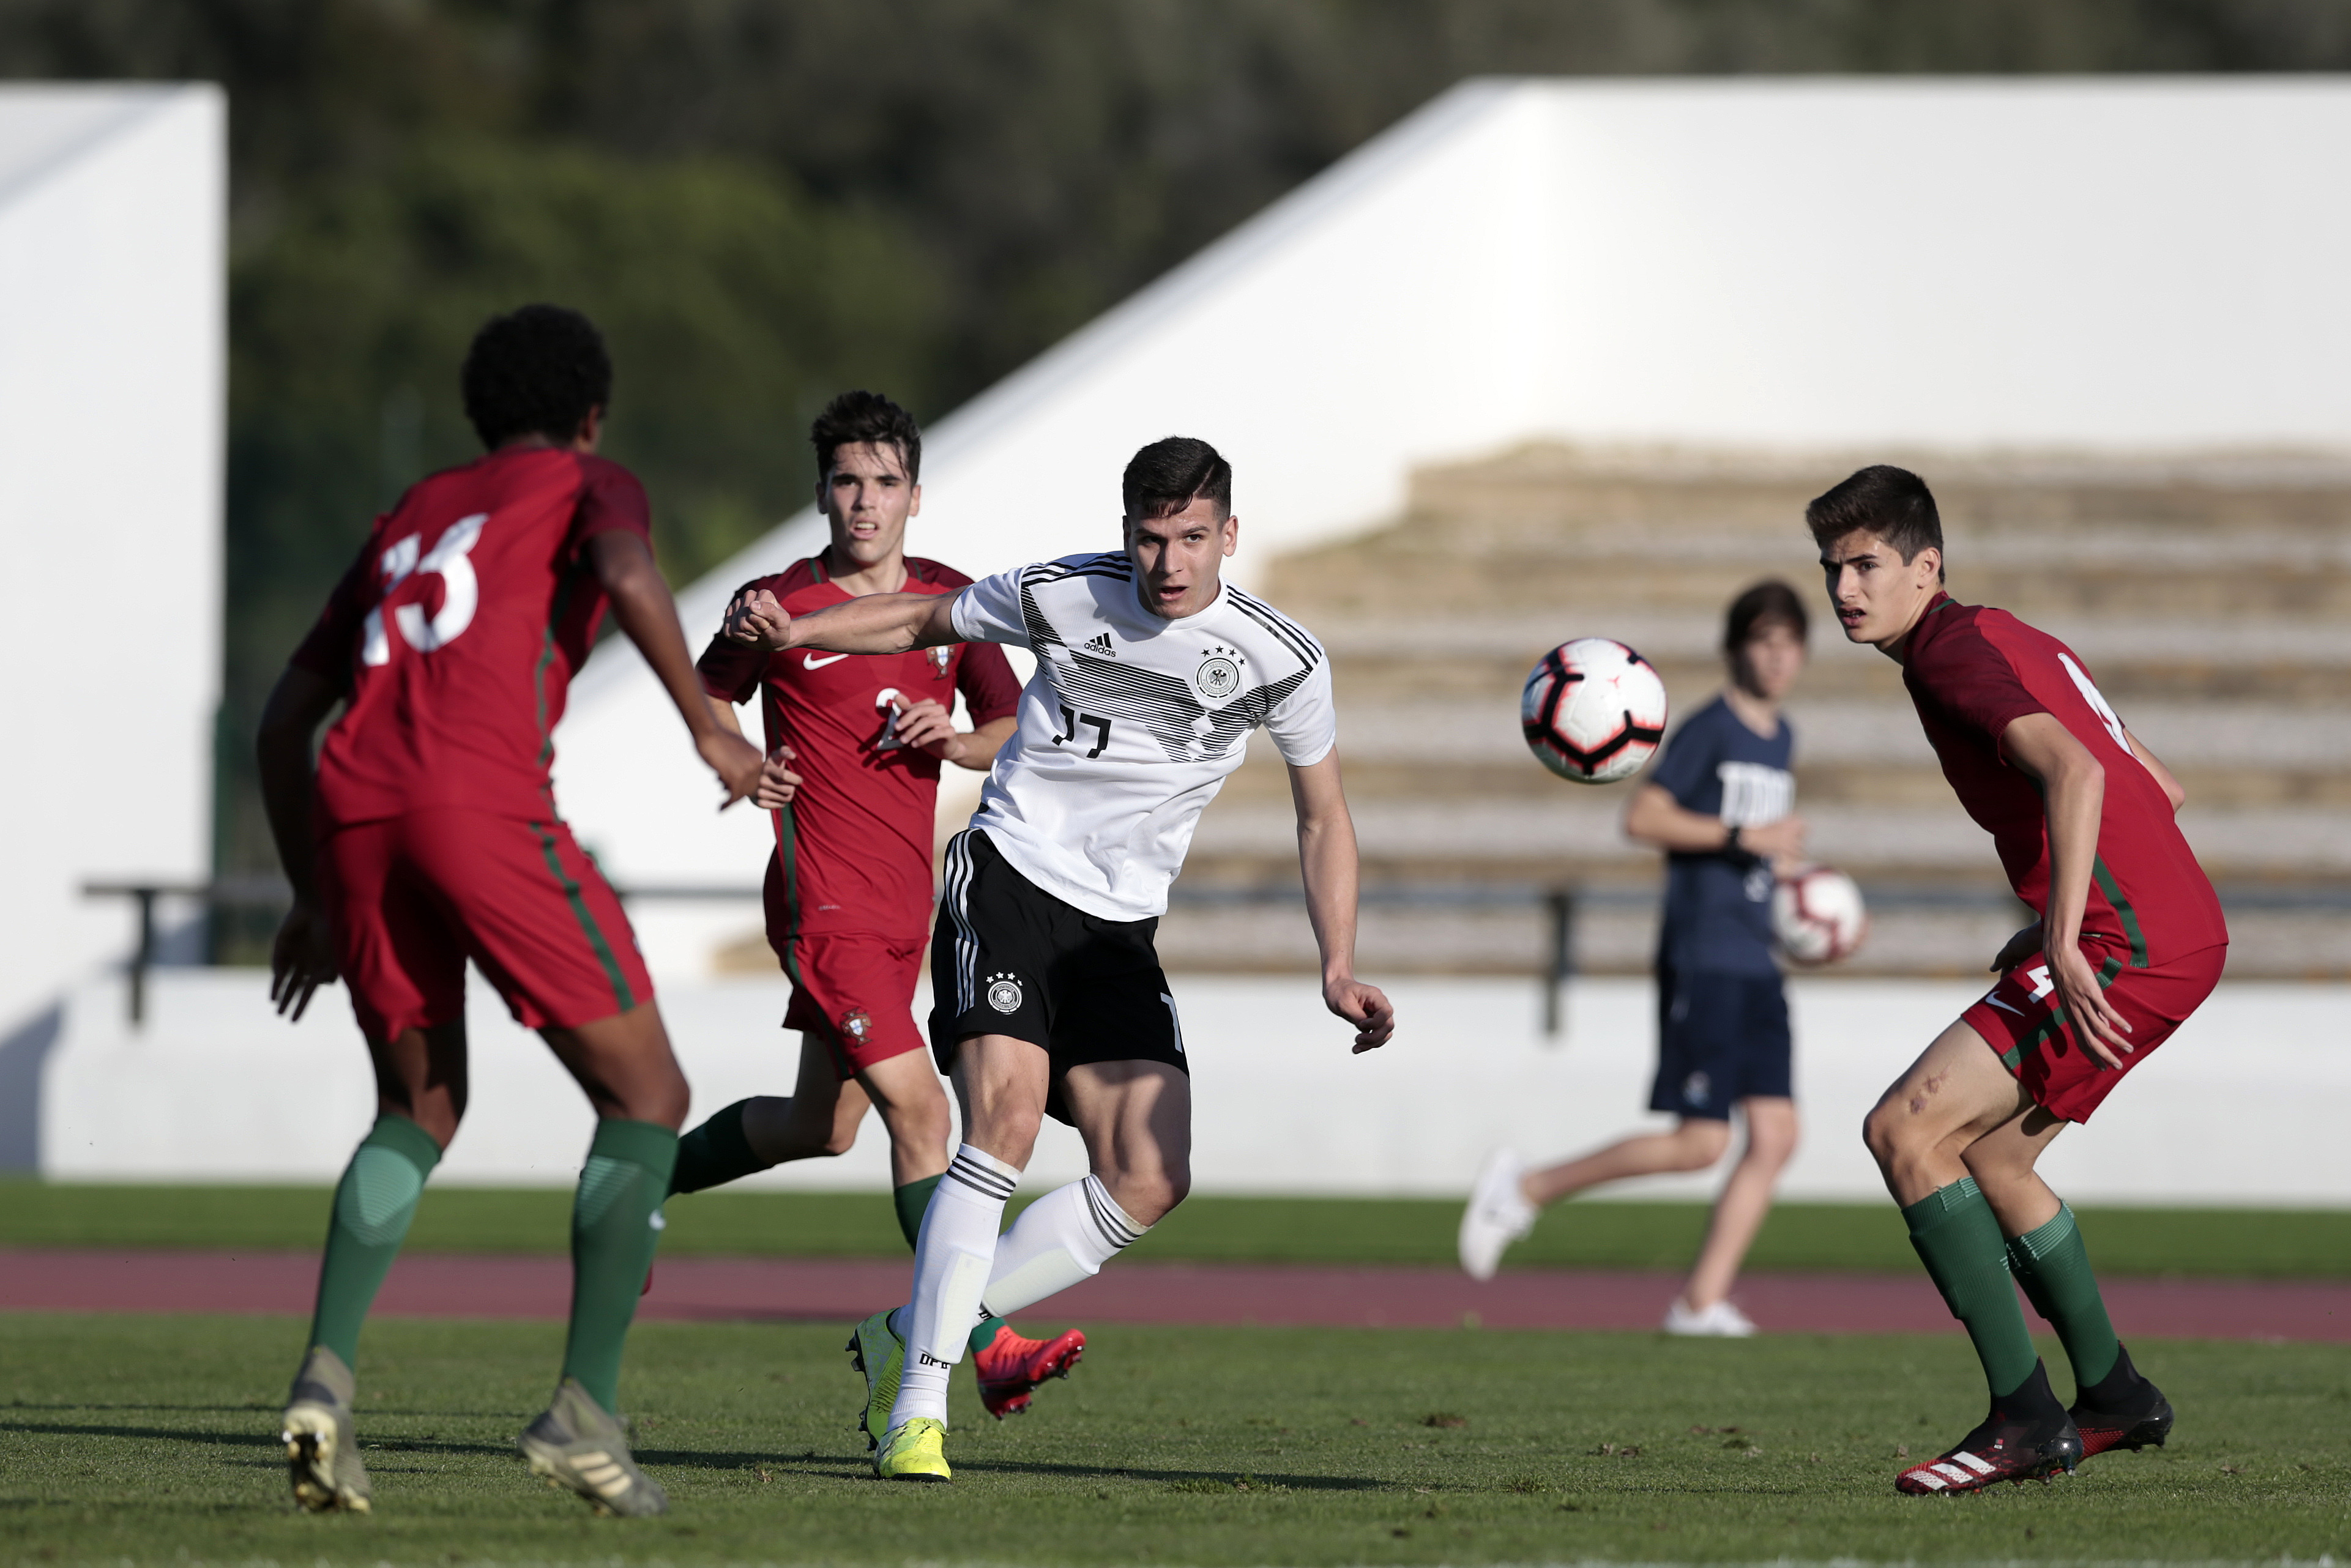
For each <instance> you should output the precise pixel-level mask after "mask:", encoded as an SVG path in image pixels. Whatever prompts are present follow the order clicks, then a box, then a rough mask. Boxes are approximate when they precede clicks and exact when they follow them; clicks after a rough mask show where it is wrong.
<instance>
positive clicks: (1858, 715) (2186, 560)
mask: <svg viewBox="0 0 2351 1568" xmlns="http://www.w3.org/2000/svg"><path fill="white" fill-rule="evenodd" d="M1859 460H1860V459H1855V461H1845V460H1843V459H1839V458H1834V457H1830V458H1818V459H1812V460H1797V459H1793V458H1787V457H1782V456H1772V455H1744V454H1735V453H1734V454H1706V453H1691V452H1687V451H1646V452H1645V451H1591V450H1581V449H1575V448H1570V447H1564V446H1557V445H1537V446H1529V447H1525V448H1521V449H1519V450H1516V451H1512V452H1509V453H1505V454H1502V455H1498V456H1495V457H1492V458H1489V459H1485V460H1482V461H1479V462H1473V463H1465V464H1458V465H1446V466H1442V467H1433V468H1430V469H1426V470H1424V471H1423V472H1421V473H1420V474H1419V475H1417V476H1416V479H1415V482H1414V484H1413V486H1412V489H1411V494H1410V497H1409V500H1408V502H1407V505H1406V507H1405V512H1404V515H1403V516H1402V517H1399V518H1398V519H1397V520H1396V521H1395V523H1393V524H1392V525H1390V526H1388V527H1385V528H1381V529H1378V530H1376V531H1374V532H1372V533H1368V534H1365V535H1363V536H1361V537H1359V538H1353V539H1348V540H1343V541H1341V542H1339V543H1336V544H1332V545H1330V546H1326V547H1323V548H1322V549H1315V550H1311V551H1307V552H1301V553H1300V554H1296V555H1292V556H1289V557H1286V558H1283V559H1280V560H1279V561H1278V562H1276V563H1274V565H1273V566H1272V568H1271V570H1270V572H1269V573H1268V575H1267V578H1266V580H1265V581H1264V583H1263V588H1264V591H1265V593H1266V595H1267V596H1268V597H1269V598H1270V599H1271V600H1272V601H1273V602H1275V603H1276V604H1278V605H1280V606H1281V607H1282V608H1283V609H1284V610H1286V611H1288V612H1290V613H1291V614H1293V615H1295V616H1297V617H1298V618H1299V619H1300V620H1301V621H1302V622H1305V623H1306V624H1307V625H1308V626H1310V627H1311V628H1312V629H1313V630H1314V631H1315V632H1317V634H1318V635H1320V636H1321V637H1322V640H1323V642H1324V643H1325V644H1326V645H1327V646H1328V647H1329V648H1330V650H1331V652H1332V664H1333V670H1334V675H1335V682H1336V687H1337V692H1338V696H1339V702H1340V707H1341V752H1342V758H1343V765H1344V768H1345V771H1346V777H1347V780H1348V787H1349V794H1350V798H1351V800H1353V802H1354V804H1355V808H1356V816H1357V821H1358V828H1359V831H1360V834H1361V837H1362V841H1363V848H1364V861H1365V867H1366V877H1367V880H1369V881H1372V882H1374V883H1380V884H1382V885H1385V886H1391V887H1395V888H1399V889H1401V890H1403V893H1404V894H1412V895H1415V896H1416V897H1417V898H1418V901H1417V902H1405V903H1391V904H1378V905H1375V906H1374V907H1372V908H1371V909H1369V910H1367V912H1366V915H1365V919H1364V940H1363V947H1364V962H1365V964H1366V966H1367V967H1376V966H1380V965H1385V966H1387V967H1390V968H1391V969H1416V970H1436V971H1510V970H1518V969H1523V968H1530V967H1536V966H1539V965H1540V964H1541V962H1542V961H1543V960H1544V956H1545V953H1546V951H1547V943H1548V937H1547V936H1546V931H1545V925H1544V921H1543V918H1542V916H1541V912H1540V910H1539V909H1538V908H1537V907H1536V906H1535V905H1534V904H1532V903H1531V902H1529V903H1527V904H1523V905H1513V904H1510V903H1508V902H1495V900H1497V899H1498V898H1500V897H1501V896H1502V895H1503V894H1504V893H1505V892H1506V891H1507V890H1510V889H1539V888H1547V887H1555V886H1578V887H1582V888H1584V889H1586V890H1588V891H1589V893H1590V894H1591V896H1590V897H1588V898H1587V899H1586V900H1585V901H1584V903H1583V905H1582V906H1581V911H1580V914H1579V916H1578V919H1577V921H1576V929H1575V936H1576V943H1577V946H1578V949H1579V956H1580V960H1581V962H1582V964H1583V966H1584V967H1590V968H1594V969H1603V970H1613V969H1637V968H1639V967H1643V966H1645V965H1646V960H1647V954H1648V947H1649V944H1650V943H1651V942H1652V941H1653V939H1654V936H1653V931H1654V924H1653V923H1654V915H1653V912H1652V911H1651V910H1650V908H1649V907H1648V903H1649V902H1650V901H1651V900H1652V899H1653V895H1654V891H1655V885H1656V857H1655V855H1654V854H1651V853H1649V852H1644V851H1641V850H1639V849H1637V848H1635V847H1634V846H1632V845H1629V844H1627V843H1626V842H1625V841H1624V840H1623V838H1622V835H1621V833H1620V832H1619V831H1618V829H1617V819H1618V816H1619V815H1620V814H1621V811H1622V810H1623V805H1624V801H1625V798H1626V796H1627V794H1628V793H1629V786H1625V785H1619V786H1614V787H1609V788H1604V789H1584V788H1581V787H1578V786H1575V785H1571V784H1567V783H1564V782H1562V781H1560V780H1557V779H1553V778H1552V777H1551V776H1550V775H1549V774H1547V773H1545V772H1543V771H1542V770H1541V768H1539V767H1537V766H1536V765H1535V763H1534V762H1533V761H1532V760H1531V758H1529V757H1528V756H1527V754H1526V751H1525V748H1524V747H1523V745H1522V743H1521V742H1520V738H1519V735H1518V728H1517V696H1518V690H1519V686H1520V683H1521V682H1522V681H1523V680H1524V678H1525V674H1526V672H1527V670H1528V669H1529V668H1530V667H1531V664H1533V662H1534V660H1535V659H1536V658H1537V657H1538V656H1539V655H1540V654H1541V652H1542V651H1543V650H1544V649H1546V648H1548V647H1550V646H1552V645H1553V644H1554V643H1559V642H1561V641H1563V640H1565V639H1566V638H1568V637H1571V636H1580V635H1604V636H1613V637H1616V638H1618V639H1619V640H1621V641H1624V642H1625V643H1630V644H1631V645H1632V646H1634V647H1635V648H1636V649H1638V650H1639V651H1640V652H1641V653H1643V654H1644V656H1646V657H1647V658H1648V659H1649V660H1650V661H1651V662H1652V663H1653V664H1656V666H1657V668H1658V671H1659V673H1660V674H1661V675H1662V676H1663V677H1664V678H1665V681H1666V683H1667V690H1668V693H1669V694H1670V695H1671V697H1672V700H1673V703H1674V706H1675V710H1676V712H1677V713H1686V712H1687V711H1689V710H1690V708H1691V707H1692V706H1695V705H1696V704H1698V703H1699V702H1702V701H1704V700H1705V699H1706V697H1707V696H1708V695H1710V694H1711V693H1712V692H1713V691H1715V690H1716V689H1718V688H1719V685H1720V684H1721V678H1722V675H1721V664H1720V657H1719V653H1718V652H1717V648H1716V644H1717V642H1718V640H1719V635H1720V615H1721V612H1722V609H1723V606H1724V605H1725V604H1726V603H1727V602H1728V601H1729V598H1730V597H1731V596H1732V595H1733V594H1734V593H1736V592H1737V591H1739V590H1740V589H1741V588H1743V587H1745V586H1747V585H1748V584H1749V583H1750V582H1753V581H1755V580H1758V579H1760V578H1762V577H1766V576H1776V577H1780V578H1782V579H1784V580H1787V581H1789V582H1790V583H1792V585H1794V586H1795V587H1796V588H1797V589H1798V590H1799V591H1802V592H1803V593H1804V594H1805V595H1806V596H1807V599H1808V601H1810V602H1812V603H1813V604H1815V605H1823V607H1824V600H1823V597H1822V595H1821V591H1820V585H1819V580H1818V569H1817V566H1816V564H1815V561H1814V551H1813V546H1812V542H1811V540H1810V538H1809V537H1808V536H1807V535H1806V534H1805V532H1804V530H1803V527H1802V507H1803V504H1804V502H1805V500H1806V499H1808V498H1809V497H1811V496H1812V495H1813V494H1815V493H1817V491H1819V490H1820V489H1822V488H1823V487H1825V486H1826V485H1827V484H1828V483H1830V482H1832V481H1834V479H1835V478H1837V477H1839V476H1842V475H1843V474H1844V473H1846V472H1848V471H1849V470H1850V469H1851V468H1852V467H1853V466H1855V465H1856V463H1857V462H1858V461H1859ZM1892 460H1894V461H1903V460H1905V459H1904V458H1902V457H1901V456H1896V457H1895V458H1894V459H1892ZM1907 461H1908V462H1909V463H1910V464H1911V465H1914V466H1916V467H1917V468H1918V469H1919V471H1920V472H1922V473H1924V474H1926V475H1927V476H1928V478H1929V480H1930V482H1932V483H1934V485H1935V486H1936V489H1937V494H1938V500H1939V502H1940V504H1941V507H1942V509H1943V513H1944V518H1945V526H1946V533H1947V537H1948V541H1949V554H1950V556H1951V558H1952V565H1951V571H1950V587H1951V591H1952V592H1953V594H1954V595H1955V596H1956V597H1958V598H1959V599H1961V600H1962V601H1967V602H1984V603H1996V604H2001V605H2002V606H2004V607H2006V608H2009V609H2012V610H2014V611H2016V612H2018V613H2020V614H2022V615H2023V616H2025V617H2026V618H2028V619H2030V620H2032V621H2033V622H2035V623H2036V624H2039V625H2041V626H2043V627H2044V628H2045V629H2047V630H2049V631H2051V632H2054V633H2055V634H2057V635H2059V636H2061V637H2063V638H2064V639H2065V640H2066V641H2067V643H2069V644H2070V645H2072V646H2073V647H2074V649H2075V651H2076V652H2077V653H2080V654H2081V656H2082V657H2083V659H2084V661H2085V664H2087V665H2088V666H2089V667H2090V669H2091V671H2092V672H2093V674H2095V676H2096V678H2097V679H2098V681H2099V684H2100V687H2101V689H2102V690H2103V691H2104V692H2105V695H2107V696H2108V698H2109V699H2110V700H2111V701H2112V702H2113V703H2114V704H2115V706H2116V708H2117V709H2118V710H2119V711H2121V713H2122V714H2123V716H2124V717H2125V718H2126V721H2127V722H2129V723H2130V724H2131V726H2132V727H2133V730H2134V732H2135V733H2137V735H2139V736H2140V737H2141V738H2142V739H2143V740H2145V741H2146V742H2147V744H2148V745H2149V746H2150V747H2152V748H2153V749H2154V750H2155V751H2156V752H2157V753H2158V755H2159V756H2161V757H2163V758H2164V759H2165V760H2166V762H2167V763H2168V765H2169V766H2170V767H2171V768H2173V769H2174V771H2175V772H2177V773H2178V774H2179V777H2180V779H2181V781H2182V782H2183V784H2184V785H2185V786H2186V787H2187V789H2188V790H2189V808H2188V810H2187V812H2186V813H2185V814H2184V816H2183V822H2184V823H2185V825H2186V826H2187V828H2188V831H2189V837H2190V841H2191V842H2194V843H2195V844H2196V846H2197V848H2198V852H2199V855H2200V856H2202V857H2203V859H2204V860H2205V862H2206V863H2207V866H2208V868H2209V869H2210V871H2211V872H2212V873H2213V874H2214V876H2215V878H2216V880H2218V881H2220V883H2222V886H2223V891H2224V894H2226V895H2227V896H2228V897H2229V899H2230V902H2231V911H2232V915H2231V922H2232V929H2233V931H2234V932H2235V935H2236V938H2237V939H2236V941H2235V943H2234V944H2233V946H2232V951H2231V973H2232V974H2238V975H2277V976H2306V975H2339V974H2344V973H2351V899H2346V898H2344V897H2343V896H2342V894H2344V891H2345V889H2346V887H2351V766H2346V765H2351V710H2346V706H2345V705H2344V704H2343V702H2342V698H2343V697H2344V696H2345V695H2346V694H2351V617H2346V615H2344V613H2343V612H2344V611H2346V609H2351V462H2336V461H2333V460H2328V459H2323V458H2314V457H2308V456H2298V455H2261V454H2254V455H2210V456H2202V457H2194V458H2179V459H2166V460H2159V461H2158V460H2152V459H2148V460H2126V459H2117V458H2095V457H2086V456H2077V455H2033V454H2011V455H1975V456H1969V457H1949V456H1943V457H1938V456H1934V455H1910V456H1909V457H1908V459H1907ZM1812 647H1813V664H1812V666H1811V668H1810V670H1809V671H1808V672H1807V674H1806V676H1805V679H1804V681H1803V683H1802V685H1801V686H1800V687H1799V690H1798V692H1797V695H1796V697H1795V699H1794V700H1793V701H1792V702H1791V704H1790V714H1791V717H1792V721H1793V722H1794V724H1795V725H1796V727H1797V736H1798V750H1797V771H1798V809H1799V810H1801V811H1802V813H1803V814H1804V816H1805V817H1806V818H1807V820H1808V821H1810V822H1811V823H1812V824H1813V853H1814V855H1815V857H1816V858H1818V859H1821V860H1823V861H1827V862H1833V863H1835V864H1838V865H1840V866H1842V867H1844V869H1846V870H1848V871H1850V872H1852V873H1854V874H1855V876H1857V877H1859V878H1860V879H1861V880H1862V881H1863V882H1864V883H1865V886H1868V887H1871V888H1873V889H1876V890H1878V891H1879V892H1880V894H1881V897H1880V898H1879V900H1878V902H1877V904H1876V906H1875V909H1874V919H1873V936H1872V940H1871V943H1870V945H1869V947H1868V948H1867V949H1866V950H1865V952H1864V954H1863V955H1862V956H1860V957H1858V958H1856V959H1855V960H1854V961H1853V963H1852V964H1851V966H1850V968H1851V969H1852V971H1853V972H1856V973H1904V974H1917V973H1927V974H1947V975H1948V974H1961V973H1968V972H1971V971H1972V970H1974V969H1975V968H1977V967H1980V965H1981V964H1982V963H1983V962H1984V961H1985V959H1987V958H1988V957H1989V956H1990V954H1991V950H1992V949H1993V948H1994V947H1996V946H1997V945H1998V943H1999V941H2000V940H2001V937H2002V936H2005V935H2006V934H2007V932H2008V931H2009V930H2011V929H2012V928H2013V925H2014V923H2015V917H2016V915H2017V911H2016V908H2015V906H2014V905H2013V904H2012V902H2009V901H2005V900H2003V899H2002V897H2001V890H2002V888H2003V886H2004V884H2003V883H2001V879H2000V875H1999V871H1998V867H1997V865H1996V864H1995V862H1993V859H1992V856H1991V847H1990V841H1989V839H1988V838H1987V837H1986V836H1985V835H1984V834H1983V833H1982V832H1981V831H1980V830H1978V829H1977V828H1976V827H1975V826H1974V825H1973V824H1972V823H1970V821H1968V820H1967V819H1966V817H1965V816H1964V815H1963V814H1962V813H1961V812H1960V811H1959V808H1958V805H1957V803H1956V802H1955V801H1954V800H1953V799H1952V798H1951V795H1950V792H1949V787H1948V786H1947V785H1946V784H1945V783H1944V782H1943V780H1942V778H1941V775H1940V772H1939V770H1938V768H1937V766H1936V763H1935V759H1934V757H1933V754H1932V752H1931V751H1930V750H1929V749H1928V747H1927V745H1926V742H1925V739H1924V737H1922V736H1921V735H1920V733H1919V729H1918V725H1917V718H1916V716H1915V715H1914V714H1913V712H1912V710H1911V707H1910V704H1909V701H1908V698H1907V695H1905V693H1904V691H1903V687H1902V684H1901V674H1900V671H1899V669H1898V668H1897V667H1896V665H1895V664H1892V663H1891V662H1890V661H1888V660H1886V659H1885V658H1883V657H1882V656H1880V655H1879V654H1877V653H1876V652H1875V651H1873V650H1869V649H1856V648H1853V647H1851V646H1849V645H1847V644H1845V643H1844V640H1843V638H1842V637H1841V636H1840V635H1839V634H1838V633H1837V632H1836V631H1835V629H1834V626H1833V625H1828V624H1824V623H1823V622H1821V621H1816V622H1815V625H1814V629H1813V640H1812ZM1296 881H1297V873H1296V859H1295V846H1294V838H1293V834H1292V829H1291V823H1290V810H1289V804H1288V789H1287V786H1286V783H1285V782H1284V779H1283V778H1282V775H1281V770H1280V767H1279V763H1278V759H1276V758H1274V757H1273V755H1272V754H1271V752H1270V748H1269V747H1265V746H1264V745H1263V743H1262V741H1261V739H1260V742H1259V744H1258V745H1257V747H1254V748H1253V750H1252V753H1251V758H1250V760H1249V764H1248V765H1247V766H1245V767H1244V768H1242V769H1241V771H1240V772H1239V773H1238V774H1237V775H1236V776H1235V777H1234V779H1233V780H1232V781H1231V783H1230V784H1229V785H1228V788H1227V789H1226V791H1225V793H1224V795H1223V797H1222V798H1221V799H1220V800H1218V801H1217V804H1216V805H1215V806H1214V807H1213V808H1212V809H1211V810H1210V811H1209V812H1208V814H1207V818H1206V819H1205V821H1203V824H1202V827H1201V831H1200V833H1199V836H1198V838H1197V840H1196V843H1195V846H1194V850H1193V853H1192V857H1191V862H1190V866H1189V869H1188V870H1187V872H1186V879H1185V884H1184V886H1185V890H1186V892H1187V893H1188V894H1192V895H1194V896H1197V895H1198V894H1201V893H1202V892H1203V891H1213V890H1225V891H1227V892H1228V893H1230V892H1233V891H1235V890H1246V889H1252V888H1255V889H1278V888H1288V889H1294V888H1295V886H1296ZM1448 896H1455V897H1460V898H1474V899H1479V900H1482V901H1483V902H1479V903H1475V904H1463V903H1452V904H1448V903H1446V902H1443V900H1444V899H1445V898H1447V897H1448ZM1164 946H1165V950H1166V952H1167V955H1168V957H1169V959H1170V961H1171V962H1172V963H1177V964H1181V965H1187V966H1191V967H1223V968H1290V967H1311V962H1312V957H1313V949H1312V945H1311V938H1310V937H1309V936H1308V934H1307V932H1306V931H1305V928H1304V925H1303V922H1302V921H1301V919H1299V917H1298V915H1297V911H1296V909H1295V907H1294V906H1280V905H1258V904H1246V903H1238V904H1236V903H1220V904H1215V905H1213V906H1207V907H1201V906H1195V905H1186V904H1179V906H1178V908H1177V909H1176V910H1175V912H1174V913H1172V914H1171V915H1170V916H1169V917H1168V920H1167V922H1166V925H1165V931H1164Z"/></svg>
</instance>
